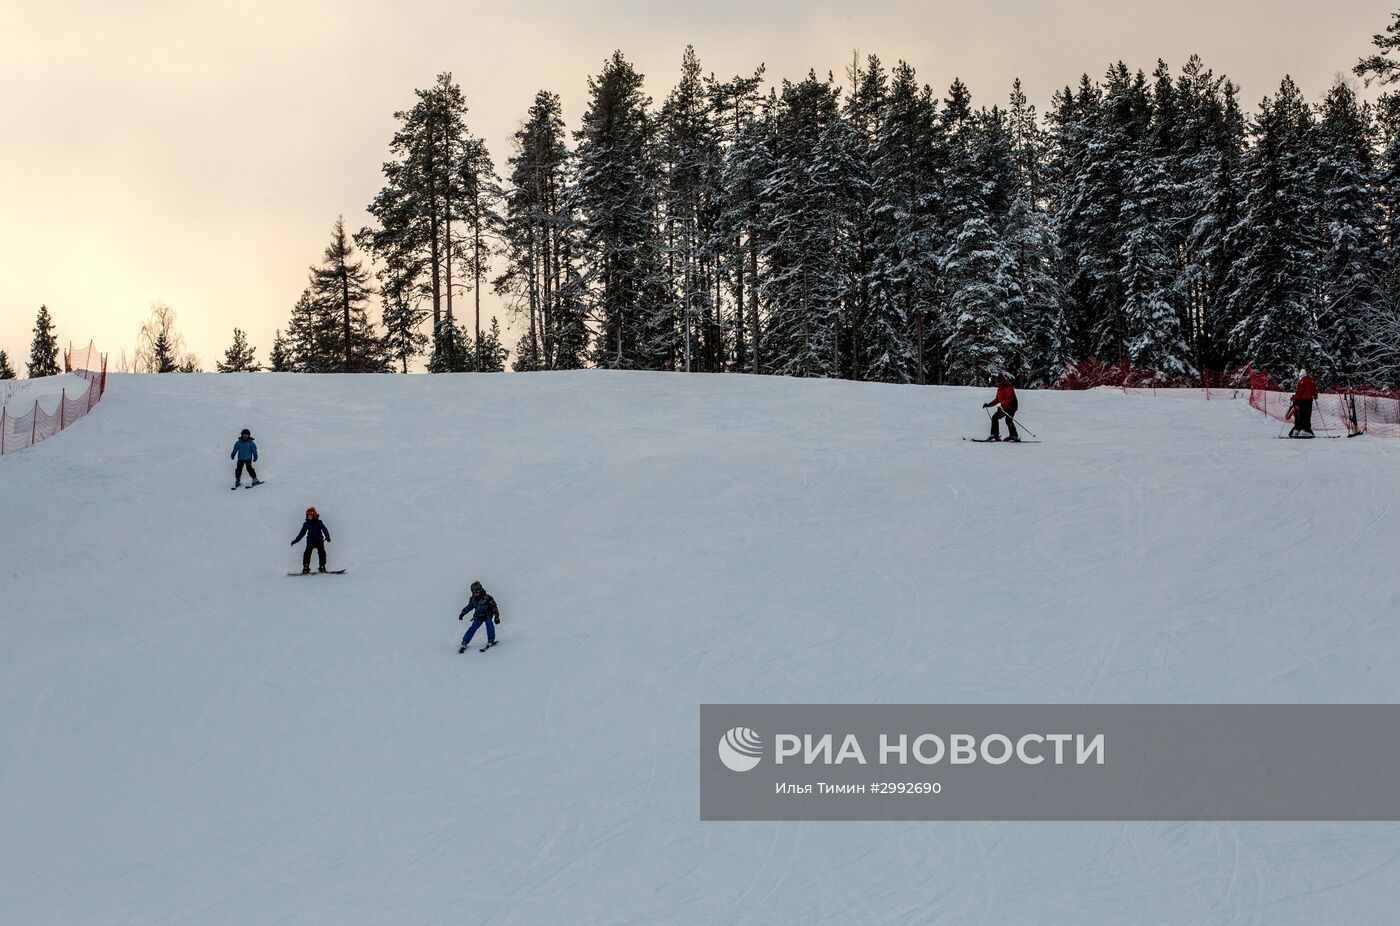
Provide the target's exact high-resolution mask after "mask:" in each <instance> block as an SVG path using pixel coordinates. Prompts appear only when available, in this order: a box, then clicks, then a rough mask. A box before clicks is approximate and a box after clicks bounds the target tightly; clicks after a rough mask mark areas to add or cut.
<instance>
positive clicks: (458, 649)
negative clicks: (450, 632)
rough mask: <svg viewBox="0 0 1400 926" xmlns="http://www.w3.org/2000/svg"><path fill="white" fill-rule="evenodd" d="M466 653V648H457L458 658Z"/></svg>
mask: <svg viewBox="0 0 1400 926" xmlns="http://www.w3.org/2000/svg"><path fill="white" fill-rule="evenodd" d="M466 651H467V648H466V647H465V646H459V647H457V655H458V656H460V655H462V654H463V653H465V652H466Z"/></svg>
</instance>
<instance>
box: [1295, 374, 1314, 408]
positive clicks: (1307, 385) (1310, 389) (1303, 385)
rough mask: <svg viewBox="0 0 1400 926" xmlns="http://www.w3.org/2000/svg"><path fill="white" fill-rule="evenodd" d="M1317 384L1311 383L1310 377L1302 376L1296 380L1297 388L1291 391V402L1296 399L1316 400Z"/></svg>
mask: <svg viewBox="0 0 1400 926" xmlns="http://www.w3.org/2000/svg"><path fill="white" fill-rule="evenodd" d="M1316 398H1317V383H1315V382H1313V378H1312V377H1311V376H1304V377H1303V378H1302V379H1300V380H1298V388H1297V389H1294V390H1293V401H1295V402H1296V401H1297V400H1298V399H1316Z"/></svg>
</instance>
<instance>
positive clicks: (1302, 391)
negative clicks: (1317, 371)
mask: <svg viewBox="0 0 1400 926" xmlns="http://www.w3.org/2000/svg"><path fill="white" fill-rule="evenodd" d="M1316 399H1317V383H1315V382H1313V378H1312V377H1311V376H1309V375H1308V371H1307V370H1302V371H1301V375H1300V376H1299V377H1298V386H1297V388H1295V389H1294V390H1293V397H1292V399H1291V400H1290V401H1292V403H1293V404H1292V405H1291V406H1289V408H1288V414H1286V415H1284V416H1283V417H1284V418H1285V419H1292V421H1293V429H1292V430H1291V431H1289V432H1288V436H1289V437H1313V436H1314V434H1313V429H1312V409H1313V402H1314V401H1315V400H1316Z"/></svg>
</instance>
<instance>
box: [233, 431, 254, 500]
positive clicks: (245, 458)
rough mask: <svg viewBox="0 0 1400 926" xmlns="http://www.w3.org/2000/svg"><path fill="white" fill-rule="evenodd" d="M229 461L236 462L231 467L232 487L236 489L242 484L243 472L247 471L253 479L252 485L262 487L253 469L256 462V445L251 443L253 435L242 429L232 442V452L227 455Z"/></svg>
mask: <svg viewBox="0 0 1400 926" xmlns="http://www.w3.org/2000/svg"><path fill="white" fill-rule="evenodd" d="M228 458H229V459H230V460H237V461H238V463H237V464H236V465H235V466H234V467H233V487H234V488H235V489H236V488H238V486H239V485H240V484H241V483H242V482H243V470H245V469H246V470H248V475H249V476H251V477H253V485H255V486H257V485H262V480H261V479H259V478H258V471H257V470H255V469H253V464H254V463H256V462H258V445H257V444H255V443H253V435H252V434H250V433H248V429H247V428H244V429H243V432H242V433H241V434H239V435H238V440H236V441H234V444H233V451H232V452H231V453H230V454H229V455H228Z"/></svg>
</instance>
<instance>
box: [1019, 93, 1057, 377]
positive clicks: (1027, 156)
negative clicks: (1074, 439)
mask: <svg viewBox="0 0 1400 926" xmlns="http://www.w3.org/2000/svg"><path fill="white" fill-rule="evenodd" d="M1007 127H1008V130H1009V131H1010V133H1011V152H1012V158H1013V161H1014V163H1015V178H1016V184H1015V192H1014V194H1013V198H1012V202H1011V206H1010V210H1009V211H1008V213H1007V216H1006V219H1005V222H1004V230H1003V232H1002V237H1003V239H1004V240H1005V242H1006V249H1007V251H1008V253H1010V254H1011V256H1012V258H1013V259H1014V260H1015V261H1016V282H1017V285H1018V286H1019V287H1020V290H1021V297H1022V300H1023V305H1024V309H1025V310H1024V313H1023V314H1022V316H1021V318H1020V319H1019V320H1017V322H1016V331H1017V333H1018V334H1019V335H1020V336H1021V340H1022V344H1023V351H1024V355H1023V357H1022V363H1021V366H1020V368H1019V372H1020V377H1019V381H1020V383H1021V385H1023V386H1028V387H1037V386H1050V385H1053V384H1054V383H1055V382H1056V381H1058V380H1059V378H1060V376H1061V375H1062V374H1063V373H1064V370H1065V364H1066V363H1067V362H1068V361H1069V360H1070V359H1071V358H1070V357H1069V354H1068V341H1069V330H1068V324H1067V322H1066V321H1065V313H1064V287H1063V286H1062V284H1061V282H1060V278H1059V274H1060V272H1061V270H1062V263H1061V258H1060V254H1059V246H1058V242H1057V241H1056V240H1055V228H1054V222H1053V219H1052V218H1051V216H1050V214H1049V212H1048V210H1047V207H1046V202H1047V200H1046V197H1047V195H1048V192H1049V184H1048V175H1047V174H1048V166H1047V163H1046V157H1047V147H1048V144H1049V140H1048V139H1047V138H1046V135H1045V133H1044V131H1043V130H1042V129H1041V127H1040V122H1039V120H1038V119H1037V118H1036V111H1035V107H1034V106H1033V105H1031V103H1030V102H1029V101H1028V100H1027V99H1026V95H1025V93H1024V91H1022V89H1021V82H1020V81H1019V80H1017V81H1015V82H1013V84H1012V87H1011V105H1010V108H1009V109H1008V111H1007Z"/></svg>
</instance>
